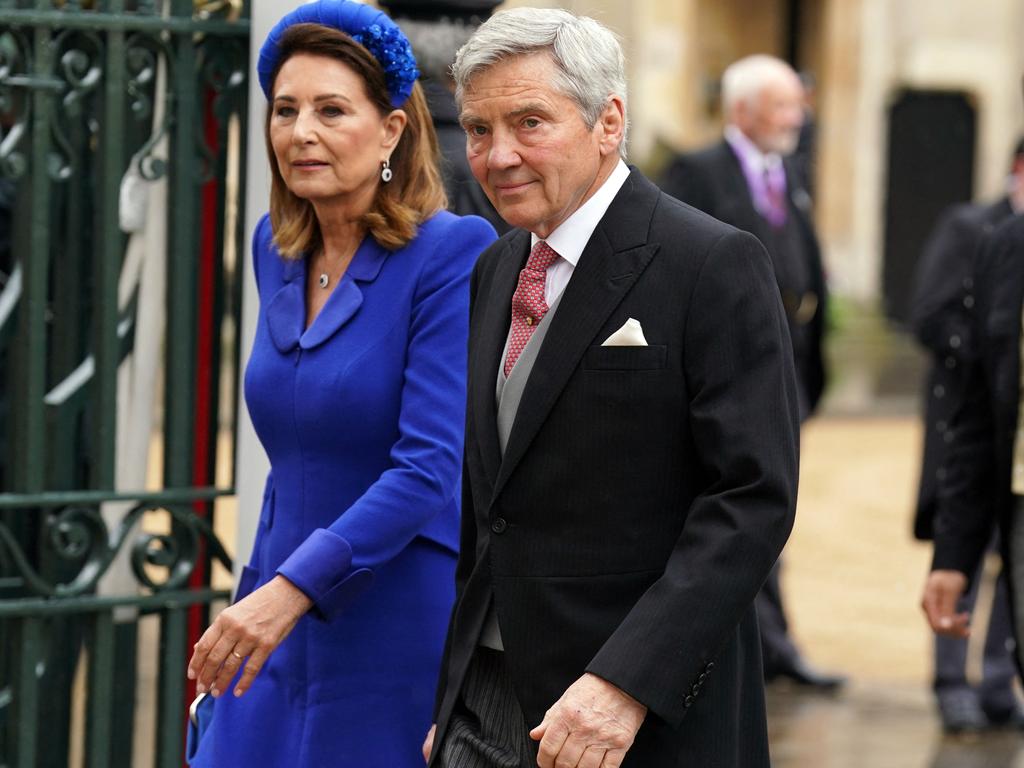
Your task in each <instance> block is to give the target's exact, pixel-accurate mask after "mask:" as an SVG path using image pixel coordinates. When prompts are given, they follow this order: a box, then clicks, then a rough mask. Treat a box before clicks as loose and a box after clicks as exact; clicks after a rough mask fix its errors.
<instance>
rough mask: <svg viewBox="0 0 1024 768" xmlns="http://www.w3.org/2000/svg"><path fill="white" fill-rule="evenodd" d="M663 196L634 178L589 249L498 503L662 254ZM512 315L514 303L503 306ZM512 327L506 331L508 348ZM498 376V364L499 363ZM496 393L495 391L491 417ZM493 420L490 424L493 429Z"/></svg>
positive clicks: (522, 409) (538, 374) (538, 372)
mask: <svg viewBox="0 0 1024 768" xmlns="http://www.w3.org/2000/svg"><path fill="white" fill-rule="evenodd" d="M659 195H660V192H659V191H658V188H657V187H655V186H654V185H653V184H651V183H650V182H649V181H647V179H645V178H644V177H643V176H642V175H641V174H640V173H639V172H638V171H635V170H634V171H633V172H632V173H631V174H630V176H629V178H628V179H627V180H626V183H625V184H623V186H622V189H620V190H619V193H618V194H617V195H616V197H615V199H614V200H613V201H612V204H611V206H609V208H608V211H607V212H606V213H605V215H604V217H603V218H602V219H601V223H600V224H598V226H597V229H595V230H594V234H593V236H592V237H591V238H590V241H589V242H588V243H587V246H586V248H585V249H584V250H583V254H582V255H581V256H580V260H579V263H578V264H577V266H576V269H575V270H574V271H573V275H572V279H571V280H570V281H569V285H568V286H567V287H566V289H565V293H564V295H563V296H562V299H561V301H560V303H559V307H558V311H557V313H556V314H555V316H554V319H553V321H552V323H551V327H550V328H549V329H548V333H547V337H546V338H545V340H544V345H543V346H542V347H541V349H540V352H539V354H538V355H537V360H536V362H535V363H534V366H533V370H532V372H531V373H530V378H529V380H528V381H527V383H526V388H525V390H524V391H523V398H522V401H521V402H520V405H519V410H518V412H517V413H516V419H515V422H514V424H513V425H512V432H511V433H510V434H509V439H508V445H507V446H506V447H505V455H504V457H503V458H502V460H501V468H500V470H499V472H498V476H497V480H496V482H495V484H494V495H493V498H497V496H498V494H499V493H500V492H501V489H502V487H503V486H504V484H505V482H506V481H507V480H508V477H509V475H511V474H512V472H513V471H514V470H515V468H516V466H517V465H518V463H519V461H520V459H522V457H523V455H524V454H525V452H526V449H527V448H528V447H529V445H530V443H531V442H532V441H533V439H534V437H536V435H537V431H538V430H539V429H540V428H541V426H542V425H543V423H544V420H545V419H546V418H547V416H548V413H549V412H550V411H551V408H552V407H553V406H554V404H555V401H556V400H557V399H558V396H559V395H560V394H561V392H562V390H563V389H564V388H565V385H566V383H567V382H568V381H569V377H570V376H572V374H573V372H574V371H575V370H576V368H577V367H578V365H579V363H580V360H581V359H582V357H583V354H584V353H585V352H586V350H587V348H588V347H589V346H591V345H592V344H594V343H600V341H597V340H595V336H596V335H597V333H598V331H599V330H600V329H601V326H602V325H604V323H605V321H606V320H607V319H608V316H609V315H610V314H611V313H612V312H613V311H614V310H615V308H616V307H617V306H618V305H619V303H620V302H621V301H622V299H623V297H624V296H625V295H626V293H627V292H628V291H629V289H630V288H631V287H632V286H633V284H634V283H635V282H636V280H637V278H638V277H639V276H640V274H641V273H642V272H643V271H644V269H646V267H647V265H648V263H650V260H651V258H653V256H654V254H655V253H656V252H657V251H658V245H657V244H654V243H648V242H647V235H648V231H649V228H650V221H651V215H652V214H653V211H654V206H655V204H656V203H657V201H658V197H659ZM505 311H506V314H508V313H510V312H511V302H506V303H505ZM508 325H509V322H508V321H507V320H506V322H505V324H504V326H503V327H504V332H503V334H502V336H501V340H500V341H499V342H497V343H495V346H498V347H499V349H500V345H501V344H503V343H504V337H505V335H507V332H508ZM494 365H495V368H493V369H492V370H494V371H495V374H496V373H497V367H496V366H497V357H495V358H494ZM493 403H494V392H493V386H492V387H491V404H492V413H493ZM493 421H494V419H492V422H493Z"/></svg>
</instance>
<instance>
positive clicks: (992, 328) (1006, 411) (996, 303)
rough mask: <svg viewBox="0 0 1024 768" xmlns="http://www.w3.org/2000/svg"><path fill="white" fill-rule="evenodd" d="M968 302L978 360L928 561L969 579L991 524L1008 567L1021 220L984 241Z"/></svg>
mask: <svg viewBox="0 0 1024 768" xmlns="http://www.w3.org/2000/svg"><path fill="white" fill-rule="evenodd" d="M974 296H975V305H974V306H975V314H974V322H973V328H974V331H973V338H974V345H975V347H976V349H977V356H976V357H975V358H973V359H972V360H971V362H970V364H969V365H968V370H967V374H966V382H965V384H964V397H963V401H962V404H961V407H960V408H959V409H958V411H957V413H956V414H955V415H954V417H953V429H954V430H955V440H954V441H953V443H952V447H951V449H950V455H949V462H948V464H947V472H946V475H945V479H944V480H943V482H941V483H940V485H939V509H938V512H937V514H936V517H935V553H934V557H933V561H932V568H933V569H953V570H959V571H962V572H963V573H965V574H966V575H967V577H968V579H970V578H971V577H973V575H974V573H975V571H976V570H977V566H978V564H979V563H980V562H981V558H982V556H983V555H984V552H985V548H986V546H987V544H988V542H989V540H990V538H991V536H992V531H993V529H994V528H995V526H996V525H997V524H998V525H999V526H1000V527H1001V528H1002V533H1003V536H1002V539H1001V542H1002V547H1003V558H1004V559H1003V562H1004V563H1006V564H1008V565H1009V564H1011V558H1010V556H1009V552H1008V550H1007V542H1008V541H1009V535H1008V534H1009V525H1010V522H1011V520H1012V513H1013V494H1012V492H1011V481H1012V469H1013V443H1014V438H1015V436H1016V433H1017V411H1018V407H1019V402H1020V341H1021V334H1020V332H1021V310H1022V304H1024V217H1022V216H1013V217H1011V218H1010V219H1009V220H1007V221H1005V222H1003V224H1001V225H1000V226H999V227H998V228H997V229H996V230H995V232H993V233H992V235H991V236H990V237H988V238H986V239H985V242H984V244H983V246H982V248H981V251H980V252H979V255H978V262H977V265H976V268H975V276H974ZM1013 588H1014V585H1013V584H1012V580H1011V583H1010V589H1011V590H1013ZM1012 602H1013V601H1012V600H1011V605H1012ZM1021 640H1022V639H1021V638H1018V642H1021Z"/></svg>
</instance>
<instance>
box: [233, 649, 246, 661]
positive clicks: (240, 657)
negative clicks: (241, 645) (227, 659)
mask: <svg viewBox="0 0 1024 768" xmlns="http://www.w3.org/2000/svg"><path fill="white" fill-rule="evenodd" d="M231 655H232V656H234V657H235V658H236V659H238V660H239V661H241V660H242V659H244V658H245V656H243V655H242V654H240V653H239V652H238V651H232V652H231Z"/></svg>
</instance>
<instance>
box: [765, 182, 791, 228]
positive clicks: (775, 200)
mask: <svg viewBox="0 0 1024 768" xmlns="http://www.w3.org/2000/svg"><path fill="white" fill-rule="evenodd" d="M781 171H782V169H781V168H779V167H776V168H774V169H768V168H765V169H764V196H765V199H766V200H767V202H768V210H767V211H766V212H765V218H766V219H768V223H769V224H771V225H772V226H773V227H781V226H783V225H784V224H785V223H786V177H785V175H784V174H783V173H782V172H781Z"/></svg>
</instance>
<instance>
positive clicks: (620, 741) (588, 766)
mask: <svg viewBox="0 0 1024 768" xmlns="http://www.w3.org/2000/svg"><path fill="white" fill-rule="evenodd" d="M646 716H647V707H645V706H644V705H643V704H641V703H640V702H639V701H637V700H636V699H634V698H633V697H632V696H630V695H629V694H627V693H625V692H624V691H622V690H620V689H618V688H616V687H615V686H614V685H612V684H611V683H609V682H608V681H607V680H603V679H601V678H600V677H597V676H596V675H592V674H590V673H589V672H588V673H586V674H584V675H583V677H581V678H580V679H579V680H577V681H576V682H575V683H573V684H572V685H570V686H569V688H568V690H566V692H565V693H563V694H562V698H560V699H559V700H558V701H557V702H555V705H554V706H553V707H551V709H549V710H548V711H547V712H546V713H545V714H544V720H543V722H541V724H540V725H538V726H537V727H536V728H534V729H533V730H532V731H530V738H531V739H534V740H535V741H536V740H538V739H539V740H540V754H539V755H538V756H537V765H539V766H540V768H619V766H620V765H621V764H622V760H623V759H624V758H625V757H626V752H627V751H628V750H629V748H630V747H631V746H633V739H634V738H636V732H637V731H638V730H640V725H641V724H642V723H643V721H644V718H645V717H646Z"/></svg>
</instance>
